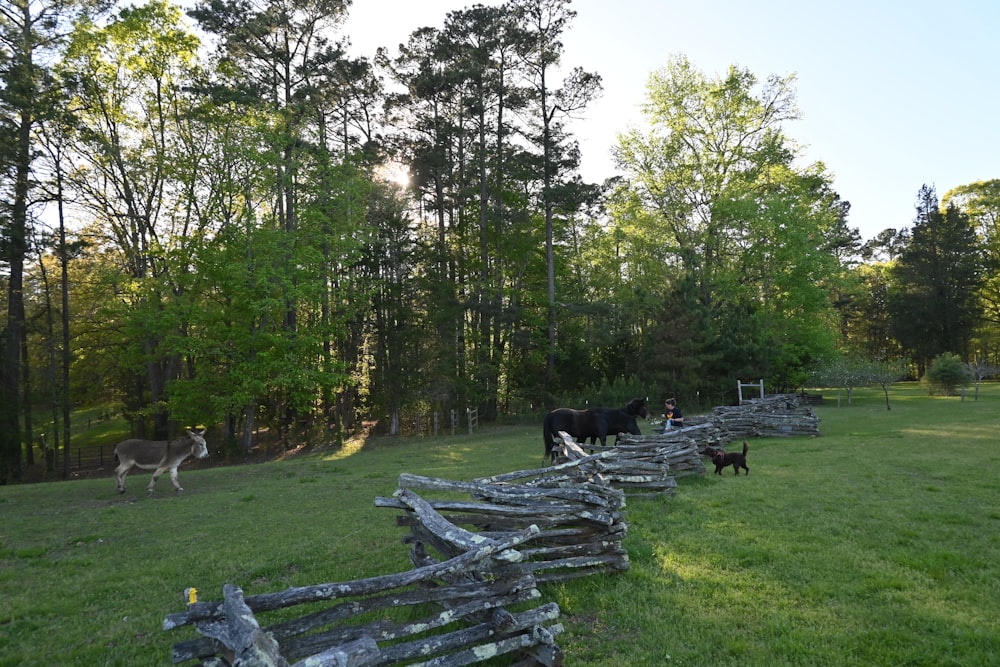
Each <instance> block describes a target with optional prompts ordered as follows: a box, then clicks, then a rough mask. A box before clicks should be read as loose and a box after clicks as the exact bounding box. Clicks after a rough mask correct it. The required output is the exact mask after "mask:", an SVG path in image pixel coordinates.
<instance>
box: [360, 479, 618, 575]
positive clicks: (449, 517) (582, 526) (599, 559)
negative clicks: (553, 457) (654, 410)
mask: <svg viewBox="0 0 1000 667" xmlns="http://www.w3.org/2000/svg"><path fill="white" fill-rule="evenodd" d="M549 470H551V469H541V470H538V471H528V472H527V473H524V474H523V475H522V476H521V477H520V479H521V481H522V482H523V481H525V478H527V477H534V478H535V479H534V483H528V484H525V483H519V484H512V483H510V479H513V478H515V477H516V475H512V474H505V475H501V476H499V477H503V478H508V479H498V478H489V479H480V480H476V481H474V482H459V481H453V480H444V479H437V478H432V477H421V476H419V475H410V474H407V473H403V474H401V475H400V476H399V487H400V489H399V491H397V492H396V494H395V495H394V496H393V497H392V498H385V497H379V498H376V499H375V504H376V505H377V506H379V507H388V508H394V509H401V510H405V512H406V513H405V514H402V515H400V516H398V517H397V520H398V522H399V524H400V525H402V526H406V527H409V528H410V531H411V532H410V535H409V536H408V538H407V540H408V541H411V542H416V543H424V544H429V545H432V546H433V547H434V548H435V549H436V550H437V551H438V552H439V553H441V554H442V555H443V556H445V557H446V558H452V557H455V556H456V555H458V554H459V553H461V552H463V551H464V550H468V549H470V548H472V547H473V546H474V545H475V544H476V543H477V542H478V541H479V540H491V539H492V540H497V539H506V538H507V537H509V536H510V535H514V534H518V533H519V532H520V531H522V530H524V529H525V528H526V527H527V526H535V527H537V528H538V529H539V533H538V535H537V536H536V537H534V538H533V539H532V540H531V545H530V546H528V547H526V548H524V549H522V550H521V554H522V555H523V556H524V558H523V560H521V561H520V562H518V563H516V564H511V565H510V567H512V568H515V569H519V570H523V571H525V572H530V573H531V574H532V575H533V576H534V577H535V578H536V580H537V581H538V582H539V583H543V582H550V581H561V580H566V579H572V578H576V577H582V576H587V575H591V574H595V573H598V572H607V571H613V572H615V571H623V570H626V569H628V565H629V563H628V552H627V551H626V550H625V548H624V547H623V546H622V540H623V539H624V536H625V534H626V532H627V530H628V526H627V525H626V523H625V514H624V505H625V497H624V494H623V493H622V492H621V491H619V490H617V489H614V488H612V487H610V486H608V485H607V484H603V483H592V482H587V481H585V480H580V479H573V480H569V481H565V480H562V479H553V478H550V477H549V472H548V471H549ZM414 489H419V490H420V491H421V493H423V495H425V496H426V495H427V492H436V493H440V494H442V495H446V496H449V498H450V499H446V498H439V499H435V500H427V501H426V502H427V506H428V507H430V508H431V509H433V510H434V514H430V515H425V514H423V513H422V512H421V511H419V510H418V508H417V507H415V506H414V505H412V504H411V503H409V502H406V498H407V497H408V495H409V494H412V493H413V490H414ZM456 496H467V498H462V499H455V497H456ZM438 517H441V519H440V520H439V519H438ZM462 527H468V529H469V530H466V528H462ZM456 534H457V535H459V536H461V537H462V538H463V539H461V540H457V539H455V535H456Z"/></svg>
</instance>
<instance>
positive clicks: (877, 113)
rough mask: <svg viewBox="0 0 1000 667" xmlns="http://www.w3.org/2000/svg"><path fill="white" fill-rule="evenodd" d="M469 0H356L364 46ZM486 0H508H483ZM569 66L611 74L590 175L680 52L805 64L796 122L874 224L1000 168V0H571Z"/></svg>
mask: <svg viewBox="0 0 1000 667" xmlns="http://www.w3.org/2000/svg"><path fill="white" fill-rule="evenodd" d="M473 4H477V3H474V2H465V1H463V0H419V1H417V0H354V6H353V7H352V8H351V9H350V18H349V19H348V21H347V24H346V25H345V31H346V33H347V35H348V36H349V37H350V39H351V42H352V44H353V45H354V51H355V53H356V54H357V55H368V56H370V55H372V54H374V51H375V48H376V47H378V46H385V47H387V48H388V49H389V50H390V52H391V53H395V51H396V47H397V46H398V45H399V44H400V43H401V42H405V41H406V40H407V38H408V36H409V34H410V33H411V32H412V31H413V30H415V29H417V28H419V27H423V26H434V27H440V26H442V25H443V23H444V18H445V16H446V14H447V12H449V11H451V10H455V9H462V8H465V7H469V6H471V5H473ZM478 4H485V5H496V4H500V3H499V2H497V1H494V0H480V1H479V3H478ZM571 7H572V8H573V9H574V10H575V11H576V12H577V17H576V19H575V20H574V22H573V23H572V25H571V26H570V28H569V30H568V32H567V33H566V35H565V38H564V40H563V42H564V46H565V51H564V54H563V64H564V66H566V67H577V66H579V67H583V68H584V69H585V70H587V71H591V72H596V73H597V74H600V75H601V77H602V79H603V85H604V94H603V96H602V98H601V99H600V100H598V101H597V102H595V103H593V104H592V105H591V107H590V108H589V109H588V111H587V113H586V120H585V122H582V123H579V124H578V125H577V127H576V128H575V132H576V136H577V137H578V139H579V140H580V146H581V150H582V153H583V163H582V168H581V172H582V176H583V178H584V179H585V180H589V181H595V182H596V181H601V180H603V179H604V178H606V177H608V176H611V175H613V174H614V173H615V170H614V167H613V165H612V162H611V158H610V150H611V147H612V146H613V145H614V144H615V141H616V137H617V134H618V133H619V132H621V131H623V130H625V129H627V128H628V127H630V126H638V127H640V128H641V127H643V123H642V117H641V115H640V113H639V110H638V109H639V105H640V104H641V103H642V102H643V100H644V97H645V86H646V82H647V80H648V77H649V74H650V73H651V72H653V71H654V70H656V69H659V68H660V67H662V66H664V65H665V64H666V62H667V59H668V57H669V56H670V55H671V54H678V53H680V54H684V55H686V56H687V57H688V58H689V59H690V60H691V62H692V63H693V64H694V65H695V66H696V67H698V68H699V69H700V70H702V71H703V72H705V73H706V74H707V75H709V76H719V75H722V74H724V73H725V71H726V70H727V69H728V67H729V65H732V64H736V65H739V66H741V67H746V68H748V69H750V71H752V72H753V73H754V74H756V75H757V76H758V78H759V79H761V80H763V79H765V78H766V77H767V76H768V75H771V74H777V75H782V76H784V75H787V74H792V73H794V74H796V76H797V80H796V83H795V89H796V91H797V99H798V106H799V110H800V111H801V113H802V119H801V120H798V121H795V122H793V123H791V124H789V125H788V126H787V127H786V132H787V133H788V134H789V135H790V136H791V138H792V139H793V140H794V141H796V142H797V143H799V144H800V145H802V146H803V156H802V160H803V162H806V163H812V162H823V163H824V164H825V165H826V166H827V169H828V170H829V171H830V172H831V173H832V174H833V176H834V187H835V188H836V190H837V192H838V193H840V196H841V197H842V198H843V199H845V200H847V201H849V202H851V214H850V218H849V224H850V225H851V226H852V227H857V228H859V229H860V230H861V234H862V236H863V237H864V238H866V239H867V238H871V237H872V236H874V235H875V234H877V233H878V232H880V231H882V230H883V229H886V228H890V227H891V228H895V229H900V228H902V227H906V226H909V225H910V224H911V223H912V222H913V218H914V215H915V210H914V204H915V202H916V197H917V192H918V190H919V189H920V187H921V186H922V185H924V184H928V185H933V186H935V187H936V188H937V193H938V196H939V197H941V196H942V195H944V193H945V192H947V191H948V190H949V189H951V188H953V187H955V186H958V185H963V184H966V183H971V182H974V181H979V180H986V179H991V178H1000V104H998V100H1000V0H949V1H945V0H938V1H936V2H931V1H928V0H906V1H903V0H841V1H840V2H837V3H827V2H816V1H815V0H813V1H810V0H757V2H746V1H745V0H687V1H686V2H685V1H680V0H617V1H615V0H573V2H572V5H571Z"/></svg>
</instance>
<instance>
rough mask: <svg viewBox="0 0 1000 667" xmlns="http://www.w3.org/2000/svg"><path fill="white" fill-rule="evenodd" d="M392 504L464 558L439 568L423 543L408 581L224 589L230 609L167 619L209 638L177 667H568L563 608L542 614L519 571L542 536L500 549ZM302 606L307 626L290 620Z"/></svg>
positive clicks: (526, 535) (427, 513) (167, 625)
mask: <svg viewBox="0 0 1000 667" xmlns="http://www.w3.org/2000/svg"><path fill="white" fill-rule="evenodd" d="M395 498H396V499H397V500H398V501H399V502H400V503H401V504H402V505H403V506H405V507H407V508H408V509H410V510H411V511H413V512H414V513H415V514H416V515H418V516H420V517H421V521H422V522H423V523H426V524H427V525H430V526H434V530H435V534H436V536H437V540H436V541H438V543H439V544H440V545H455V551H456V555H455V556H454V557H451V558H447V559H444V560H438V559H436V558H434V557H432V556H431V555H429V554H428V552H427V550H426V548H425V546H424V544H423V543H422V542H419V541H415V542H414V544H413V545H412V547H411V550H410V558H411V561H412V562H413V563H414V565H415V566H416V567H415V569H413V570H411V571H408V572H401V573H397V574H390V575H383V576H377V577H371V578H369V579H360V580H357V581H350V582H340V583H328V584H319V585H315V586H305V587H297V588H289V589H287V590H285V591H283V592H280V593H268V594H263V595H255V596H251V597H244V595H243V592H242V591H241V590H240V589H239V588H237V587H235V586H230V585H227V586H226V587H225V588H224V599H223V600H221V601H218V602H195V603H194V604H191V605H189V606H188V608H187V610H185V611H183V612H180V613H176V614H170V615H169V616H167V617H166V619H165V620H164V623H163V628H164V629H165V630H170V629H174V628H177V627H181V626H186V625H194V626H195V628H197V630H198V631H199V633H200V634H201V635H202V636H201V637H199V638H196V639H193V640H188V641H182V642H178V643H176V644H174V647H173V662H174V663H181V662H186V661H190V660H199V661H201V664H202V665H205V666H208V665H212V666H214V667H221V666H223V665H228V666H231V667H287V666H292V667H307V666H308V667H333V666H338V667H345V666H350V667H365V666H373V667H375V666H378V667H384V666H389V665H415V664H420V665H427V666H430V665H435V666H437V667H458V666H459V665H468V664H472V663H475V662H482V661H484V660H486V659H488V658H492V657H496V656H500V655H506V654H513V656H514V657H512V659H513V660H515V661H516V664H518V665H524V666H528V665H542V666H546V667H554V666H556V665H561V664H562V651H561V650H560V649H559V647H558V646H557V645H556V643H555V637H556V635H558V634H560V633H561V632H562V630H563V628H562V625H560V624H558V623H556V621H557V620H558V617H559V607H558V605H556V604H555V603H552V602H549V603H537V601H538V600H539V598H540V594H539V592H538V589H537V585H536V581H535V578H534V576H533V574H532V572H531V571H530V569H526V568H524V567H520V566H519V565H518V563H520V562H522V561H524V560H525V552H526V551H527V549H528V546H529V544H530V543H531V542H532V541H533V540H535V539H536V538H538V536H539V535H540V534H541V530H540V529H539V528H538V527H537V526H534V525H528V526H526V527H524V528H522V529H520V530H516V531H505V532H503V534H502V535H499V536H498V537H497V538H496V539H494V538H491V537H487V536H484V535H477V534H472V533H470V532H468V531H465V530H463V529H462V528H459V527H458V526H455V525H451V524H449V523H448V521H447V520H446V519H444V517H442V516H441V515H440V514H438V513H437V512H436V511H435V510H434V509H433V508H432V507H431V506H430V504H429V503H427V502H425V501H423V500H422V499H421V498H420V497H419V496H417V495H416V494H415V493H412V492H410V491H408V490H406V489H401V490H400V491H399V492H398V493H397V494H396V496H395ZM535 603H537V604H536V606H533V607H532V606H531V604H535ZM300 605H301V606H302V609H301V610H300V612H299V613H300V614H301V615H299V616H295V617H292V618H289V617H288V614H287V612H284V613H283V612H282V610H287V609H289V608H292V607H297V606H300ZM507 607H516V610H514V611H511V610H508V609H507ZM269 612H273V613H274V615H275V616H276V620H275V621H274V622H273V623H271V624H269V625H267V626H262V625H261V624H260V622H259V620H258V618H259V617H261V616H262V615H265V614H267V613H269Z"/></svg>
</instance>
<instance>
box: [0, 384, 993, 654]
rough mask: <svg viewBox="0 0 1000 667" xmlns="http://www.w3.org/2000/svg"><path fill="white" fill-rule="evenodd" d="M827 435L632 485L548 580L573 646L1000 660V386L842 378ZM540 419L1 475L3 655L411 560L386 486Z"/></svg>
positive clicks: (438, 470) (527, 444)
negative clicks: (622, 502) (195, 465)
mask: <svg viewBox="0 0 1000 667" xmlns="http://www.w3.org/2000/svg"><path fill="white" fill-rule="evenodd" d="M825 393H826V395H827V398H828V400H827V405H826V406H823V407H820V408H818V409H817V412H818V414H819V415H820V417H821V418H822V424H821V430H822V432H823V435H822V436H821V437H819V438H789V439H766V440H751V441H750V456H749V465H750V471H751V472H750V475H749V476H740V477H738V478H737V477H735V476H733V475H732V469H731V468H730V469H728V472H727V474H725V475H724V476H717V475H712V474H709V475H707V476H706V478H705V479H682V480H681V481H680V483H679V487H678V490H677V495H676V497H673V498H659V499H642V500H640V499H633V500H630V501H629V504H628V508H627V511H628V519H629V522H630V524H631V526H630V531H629V535H628V537H627V538H626V546H627V548H628V551H629V555H630V558H631V563H632V566H631V568H630V570H629V571H628V572H627V573H625V574H622V575H607V576H599V577H592V578H589V579H585V580H580V581H575V582H571V583H568V584H564V585H558V586H555V585H554V586H551V587H548V588H547V589H545V590H544V591H543V594H544V595H545V596H546V597H548V598H550V599H553V600H555V601H557V602H558V603H559V605H560V607H561V608H562V610H563V623H564V624H565V625H566V626H567V629H568V630H567V632H566V633H564V634H563V635H561V636H560V637H559V644H560V646H562V647H563V649H564V651H565V652H566V664H567V665H573V666H574V667H577V666H599V665H600V666H604V665H607V666H609V667H610V666H611V665H615V666H618V665H740V666H752V665H761V666H764V665H767V666H772V665H810V666H813V665H831V666H832V665H963V666H966V665H990V664H1000V502H998V499H1000V494H998V491H1000V481H998V476H997V468H998V464H1000V446H998V444H997V437H996V433H997V429H998V427H1000V385H990V386H988V387H986V388H985V389H984V391H983V393H982V395H981V397H980V400H978V401H973V400H971V399H966V400H965V401H961V400H960V399H959V398H944V397H935V398H930V397H927V396H926V395H924V392H923V391H922V390H920V388H919V387H916V386H899V387H894V388H893V389H892V393H891V398H892V410H891V411H886V409H885V401H884V397H883V395H882V393H881V391H880V390H858V391H856V392H855V399H854V404H853V405H851V406H848V405H846V403H844V404H842V405H841V406H840V407H837V404H836V399H835V396H836V394H835V393H833V392H830V391H827V392H825ZM540 430H541V429H540V426H537V425H532V426H530V427H503V428H495V429H490V428H485V429H483V430H482V432H480V433H478V434H476V435H475V436H471V437H470V436H467V435H456V436H443V437H440V438H422V439H416V438H413V439H399V440H381V441H378V442H374V443H369V445H368V446H366V447H365V448H364V449H359V450H349V451H345V452H343V453H341V454H339V455H337V454H328V455H319V454H316V455H309V456H304V457H300V458H297V459H293V460H289V461H283V462H275V463H267V464H259V465H248V466H236V467H225V468H214V469H204V470H185V469H184V468H182V469H181V473H180V477H181V482H182V483H183V485H184V487H185V489H186V491H185V493H184V494H183V495H181V496H175V495H173V493H172V492H171V491H169V490H168V489H169V481H168V480H167V479H165V478H164V479H161V480H160V483H159V487H158V488H159V491H160V493H159V494H158V495H157V496H156V497H154V498H152V499H147V498H146V497H145V485H146V483H147V482H148V479H149V478H148V475H147V474H146V473H140V472H135V473H133V474H132V475H131V476H130V477H129V491H128V493H127V494H126V495H125V496H119V495H118V494H117V493H116V491H115V486H114V481H113V480H112V479H111V477H110V474H109V476H108V477H106V478H103V479H88V480H80V481H72V482H57V483H48V484H38V485H22V486H9V487H0V517H2V521H0V665H4V666H5V665H11V666H13V665H54V664H60V665H86V666H91V665H123V666H125V665H128V666H133V665H163V664H169V656H170V647H171V645H172V644H173V643H174V642H175V641H178V640H181V639H186V638H189V637H191V636H193V634H194V631H193V630H191V629H182V630H176V631H172V632H169V633H165V632H163V631H161V630H160V624H161V622H162V620H163V617H164V616H165V615H166V614H168V613H170V612H175V611H179V610H181V609H183V607H184V598H183V591H184V589H185V588H187V587H188V586H195V587H197V588H198V589H199V590H200V591H201V597H202V599H218V598H220V597H221V591H222V585H223V584H224V583H227V582H232V583H236V584H239V585H240V586H242V587H243V588H244V589H245V591H246V592H247V594H248V595H252V594H256V593H263V592H271V591H277V590H282V589H284V588H286V587H288V586H292V585H308V584H315V583H321V582H328V581H342V580H350V579H357V578H360V577H365V576H372V575H376V574H386V573H391V572H398V571H402V570H405V569H409V567H410V566H409V562H408V559H407V557H406V553H407V551H406V549H407V548H406V547H405V546H404V545H403V544H402V543H401V538H402V537H403V535H404V533H405V531H404V529H402V528H399V527H397V526H396V525H395V514H396V512H395V511H393V510H386V509H379V508H375V507H374V504H373V500H374V498H375V496H378V495H391V494H392V492H393V491H395V489H396V480H397V477H398V475H399V473H401V472H411V473H418V474H424V475H431V476H437V477H445V478H449V479H460V480H467V479H473V478H475V477H480V476H485V475H490V474H496V473H500V472H505V471H509V470H519V469H525V468H533V467H536V466H537V465H538V464H539V462H540V460H541V452H542V444H541V434H540Z"/></svg>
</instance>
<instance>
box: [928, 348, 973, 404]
mask: <svg viewBox="0 0 1000 667" xmlns="http://www.w3.org/2000/svg"><path fill="white" fill-rule="evenodd" d="M970 382H972V373H971V371H970V370H969V367H968V365H967V364H965V363H964V362H963V361H962V360H961V358H959V356H958V355H957V354H952V353H951V352H942V353H941V354H939V355H938V356H937V357H935V358H934V361H932V362H931V365H930V368H928V369H927V374H926V375H924V383H925V384H926V385H927V387H928V391H929V393H930V394H931V395H934V394H939V395H943V396H954V395H955V394H957V393H958V388H959V387H965V386H967V385H968V384H969V383H970Z"/></svg>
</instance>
